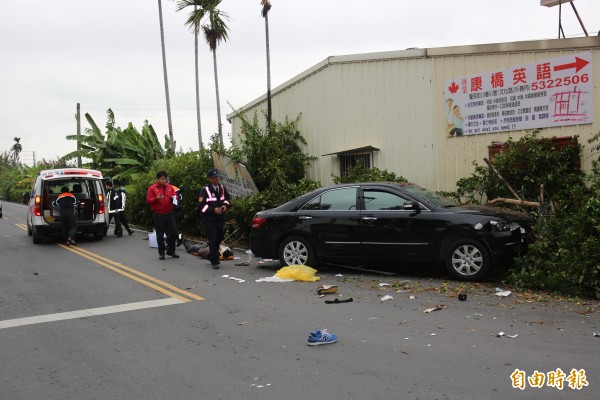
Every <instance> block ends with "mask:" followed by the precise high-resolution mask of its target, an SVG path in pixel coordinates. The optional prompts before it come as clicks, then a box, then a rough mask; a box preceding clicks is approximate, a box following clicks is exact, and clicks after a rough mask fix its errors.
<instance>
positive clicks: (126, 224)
mask: <svg viewBox="0 0 600 400" xmlns="http://www.w3.org/2000/svg"><path fill="white" fill-rule="evenodd" d="M118 214H119V218H120V219H121V225H123V226H124V227H125V229H127V232H131V229H129V220H128V219H127V215H125V211H119V212H118ZM122 233H123V229H122V228H121V234H122Z"/></svg>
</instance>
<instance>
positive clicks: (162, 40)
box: [158, 0, 175, 154]
mask: <svg viewBox="0 0 600 400" xmlns="http://www.w3.org/2000/svg"><path fill="white" fill-rule="evenodd" d="M158 19H159V20H160V44H161V47H162V61H163V74H164V77H165V96H166V98H167V122H168V125H169V141H170V145H171V152H172V153H173V154H174V153H175V142H174V141H173V125H172V123H171V101H170V100H169V80H168V78H167V56H166V54H165V31H164V28H163V17H162V1H161V0H158Z"/></svg>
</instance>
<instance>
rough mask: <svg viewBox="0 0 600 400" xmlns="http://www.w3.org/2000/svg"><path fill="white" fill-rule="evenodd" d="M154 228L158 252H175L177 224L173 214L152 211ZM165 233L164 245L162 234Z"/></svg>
mask: <svg viewBox="0 0 600 400" xmlns="http://www.w3.org/2000/svg"><path fill="white" fill-rule="evenodd" d="M154 229H156V243H157V244H158V254H165V250H166V252H167V254H173V253H175V240H176V239H177V224H176V223H175V217H174V216H173V214H157V213H154ZM165 234H166V235H167V244H166V246H165V240H164V236H165Z"/></svg>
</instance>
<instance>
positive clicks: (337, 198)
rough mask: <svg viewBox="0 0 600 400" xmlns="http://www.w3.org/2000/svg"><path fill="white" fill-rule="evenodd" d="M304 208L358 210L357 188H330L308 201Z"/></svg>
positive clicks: (310, 209) (307, 209) (306, 209)
mask: <svg viewBox="0 0 600 400" xmlns="http://www.w3.org/2000/svg"><path fill="white" fill-rule="evenodd" d="M302 210H304V211H313V210H327V211H348V210H356V188H341V189H333V190H329V191H327V192H325V193H322V194H321V195H320V196H317V197H315V198H314V199H312V200H311V201H309V202H308V203H306V204H305V205H304V206H303V207H302Z"/></svg>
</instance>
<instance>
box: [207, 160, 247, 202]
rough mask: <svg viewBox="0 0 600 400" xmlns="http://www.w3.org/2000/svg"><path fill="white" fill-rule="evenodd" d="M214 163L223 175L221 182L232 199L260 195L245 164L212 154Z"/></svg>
mask: <svg viewBox="0 0 600 400" xmlns="http://www.w3.org/2000/svg"><path fill="white" fill-rule="evenodd" d="M212 158H213V163H214V165H215V168H217V169H218V170H219V171H221V173H222V174H223V176H222V178H221V182H223V184H224V185H225V187H226V188H227V191H228V192H229V194H230V195H231V197H244V196H248V195H250V194H253V193H258V189H257V188H256V185H255V184H254V180H252V177H251V176H250V173H249V172H248V170H247V169H246V167H245V166H244V165H243V164H240V163H238V162H233V161H232V160H231V159H229V158H228V157H225V156H220V155H219V154H217V153H215V152H213V153H212Z"/></svg>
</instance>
